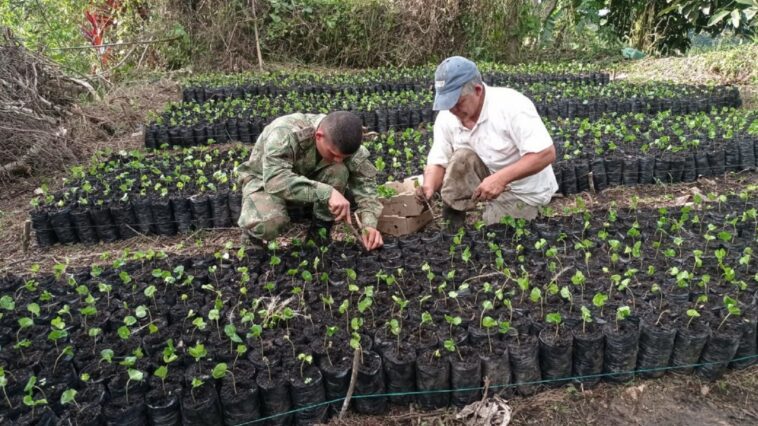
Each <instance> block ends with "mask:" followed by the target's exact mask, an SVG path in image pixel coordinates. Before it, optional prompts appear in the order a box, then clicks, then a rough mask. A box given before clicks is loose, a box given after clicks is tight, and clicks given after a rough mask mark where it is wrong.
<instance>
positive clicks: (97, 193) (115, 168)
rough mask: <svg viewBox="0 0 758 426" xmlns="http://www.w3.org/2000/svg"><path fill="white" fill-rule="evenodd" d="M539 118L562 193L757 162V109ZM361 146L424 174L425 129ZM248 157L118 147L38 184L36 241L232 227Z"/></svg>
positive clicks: (230, 151) (394, 169) (382, 176)
mask: <svg viewBox="0 0 758 426" xmlns="http://www.w3.org/2000/svg"><path fill="white" fill-rule="evenodd" d="M545 123H546V125H547V127H548V128H549V131H550V133H551V134H552V135H553V137H554V141H555V143H556V148H557V151H558V158H559V161H558V162H557V163H556V164H555V165H554V166H553V170H554V172H555V174H556V178H557V180H558V183H559V186H560V189H559V191H560V192H562V193H563V194H566V195H568V194H574V193H577V192H581V191H587V190H590V189H594V190H595V191H600V190H603V189H605V188H607V187H610V186H617V185H637V184H644V183H655V182H664V183H670V182H680V181H694V180H695V179H696V178H697V177H699V176H716V175H722V174H724V173H725V172H733V171H740V170H747V169H753V168H755V167H757V166H758V164H756V158H758V156H756V148H757V147H756V143H758V127H756V125H757V124H756V114H755V112H750V111H742V110H734V109H725V110H722V111H714V112H712V113H697V114H688V115H673V114H671V113H670V112H663V113H659V114H657V115H646V114H640V113H637V114H631V113H629V114H623V115H609V116H607V117H604V118H603V119H601V120H598V121H590V120H588V119H560V120H548V119H546V120H545ZM365 145H366V147H367V148H368V149H369V151H370V152H371V156H372V161H373V163H374V166H375V167H376V168H377V170H378V175H377V182H386V181H389V180H401V179H403V178H405V177H407V176H412V175H416V174H419V173H422V171H423V167H424V165H425V159H426V154H427V153H428V151H429V148H430V146H431V126H427V127H426V128H423V129H422V130H413V129H406V130H404V131H402V132H400V131H398V132H386V133H381V134H379V135H378V136H377V137H375V138H373V139H371V140H368V141H366V142H365ZM249 154H250V152H249V149H247V148H246V147H245V145H241V146H236V147H231V148H229V147H226V148H224V149H219V148H216V147H213V145H211V146H209V147H204V148H184V149H182V150H180V151H176V152H172V151H167V150H163V151H159V152H157V153H155V154H152V155H145V154H143V153H140V152H137V151H134V152H131V153H120V154H117V155H115V156H112V157H110V159H109V160H106V161H100V160H97V161H95V162H93V163H92V165H91V166H89V167H86V168H85V167H76V168H74V169H73V171H72V177H71V179H70V181H69V182H67V185H66V188H65V189H64V190H62V191H59V192H58V193H55V194H46V193H45V191H44V190H43V194H42V195H40V196H39V197H37V198H35V199H34V200H33V202H32V204H33V206H34V210H33V211H32V225H33V228H34V229H35V231H36V235H37V241H38V244H39V245H40V246H48V245H51V244H54V243H55V242H61V243H73V242H77V241H78V242H82V243H89V244H91V243H94V242H97V241H114V240H116V239H120V238H129V237H131V236H134V235H137V234H151V233H155V234H160V235H173V234H175V233H177V232H179V233H182V232H186V231H189V230H190V229H201V228H208V227H217V228H218V227H228V226H234V224H236V222H237V218H238V217H239V211H240V204H241V193H240V192H241V190H240V188H238V187H237V185H236V183H235V181H236V179H235V172H234V168H235V167H236V166H237V165H239V164H240V163H241V162H243V161H245V160H246V159H247V157H248V156H249ZM292 213H293V215H295V216H297V215H298V214H300V213H302V212H300V213H298V212H294V211H293V212H292Z"/></svg>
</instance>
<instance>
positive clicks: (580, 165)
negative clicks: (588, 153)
mask: <svg viewBox="0 0 758 426" xmlns="http://www.w3.org/2000/svg"><path fill="white" fill-rule="evenodd" d="M574 173H576V190H577V191H578V192H584V191H589V190H590V166H589V164H587V160H581V159H579V160H576V161H575V162H574Z"/></svg>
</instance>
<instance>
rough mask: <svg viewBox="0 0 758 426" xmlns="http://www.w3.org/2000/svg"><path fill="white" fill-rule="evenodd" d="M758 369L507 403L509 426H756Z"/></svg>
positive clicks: (560, 391) (400, 418)
mask: <svg viewBox="0 0 758 426" xmlns="http://www.w3.org/2000/svg"><path fill="white" fill-rule="evenodd" d="M756 390H758V366H753V367H751V368H748V369H745V370H740V371H735V372H731V373H729V374H727V375H726V376H724V378H723V379H721V380H718V381H715V382H705V381H701V380H700V379H699V378H698V377H696V376H689V375H688V376H678V375H673V374H668V375H666V376H664V377H663V378H661V379H655V380H639V379H637V380H633V381H631V382H629V383H627V384H623V385H617V384H606V383H600V384H599V385H597V386H595V387H593V388H591V389H584V390H583V389H581V388H580V387H577V386H575V385H567V386H564V387H562V388H555V389H548V390H544V391H542V392H540V393H538V394H536V395H534V396H531V397H513V398H512V399H511V400H510V401H508V403H509V405H510V407H511V408H512V409H513V412H512V420H511V423H510V424H511V425H516V426H518V425H576V424H583V425H602V426H609V425H610V426H615V425H661V426H694V425H724V426H726V425H735V426H736V425H745V426H747V425H755V424H758V392H756ZM329 424H330V425H346V426H358V425H397V426H399V425H419V426H420V425H430V426H431V425H435V426H436V425H440V426H442V425H444V426H448V425H450V426H452V425H465V424H466V425H467V424H471V423H466V422H464V421H461V420H458V419H456V413H455V411H454V410H452V409H448V410H440V411H434V412H423V411H417V410H416V411H414V410H413V409H410V410H408V409H400V408H395V409H393V410H391V411H390V413H389V414H388V415H385V416H362V415H358V414H350V415H347V416H346V417H345V418H344V419H343V420H338V419H333V420H332V421H331V422H330V423H329Z"/></svg>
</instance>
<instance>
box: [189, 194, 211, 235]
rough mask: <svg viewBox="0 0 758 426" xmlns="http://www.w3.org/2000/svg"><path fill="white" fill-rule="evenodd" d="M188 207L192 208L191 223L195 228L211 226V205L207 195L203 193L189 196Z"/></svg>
mask: <svg viewBox="0 0 758 426" xmlns="http://www.w3.org/2000/svg"><path fill="white" fill-rule="evenodd" d="M189 200H190V207H191V209H192V224H193V225H194V227H195V229H196V230H197V229H205V228H210V227H212V226H213V220H212V216H211V205H210V203H209V202H208V197H207V196H205V195H195V196H192V197H190V199H189Z"/></svg>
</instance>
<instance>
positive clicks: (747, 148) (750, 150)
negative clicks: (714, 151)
mask: <svg viewBox="0 0 758 426" xmlns="http://www.w3.org/2000/svg"><path fill="white" fill-rule="evenodd" d="M756 140H758V139H756ZM737 144H738V146H739V149H740V168H742V169H743V170H747V169H754V168H756V167H758V153H756V152H755V143H754V141H753V140H752V139H751V138H743V139H740V141H739V142H737Z"/></svg>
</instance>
